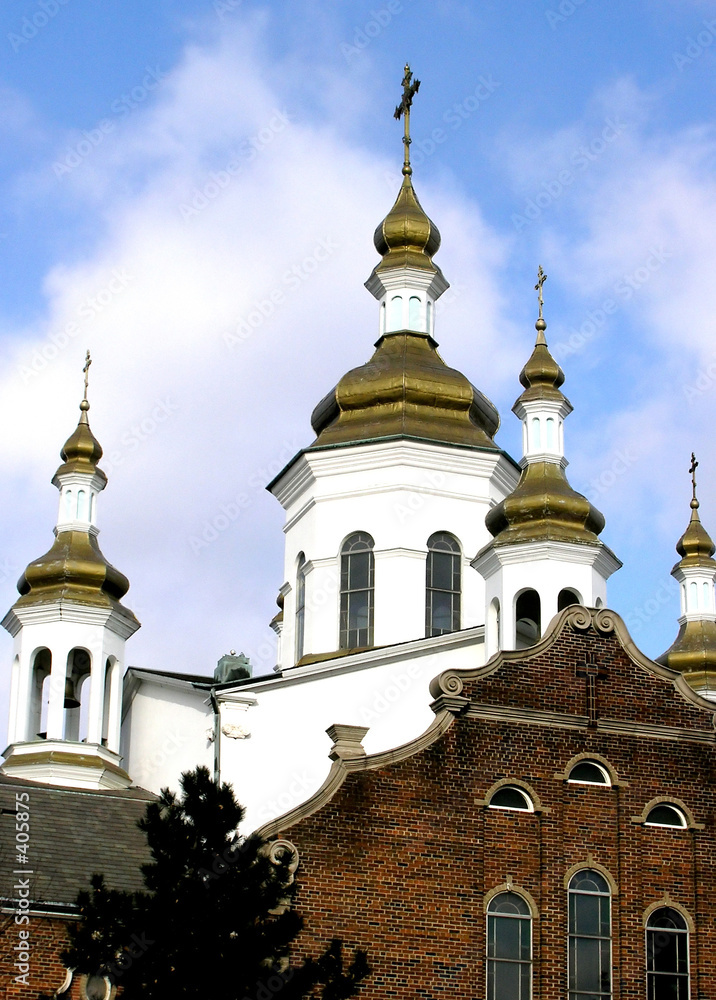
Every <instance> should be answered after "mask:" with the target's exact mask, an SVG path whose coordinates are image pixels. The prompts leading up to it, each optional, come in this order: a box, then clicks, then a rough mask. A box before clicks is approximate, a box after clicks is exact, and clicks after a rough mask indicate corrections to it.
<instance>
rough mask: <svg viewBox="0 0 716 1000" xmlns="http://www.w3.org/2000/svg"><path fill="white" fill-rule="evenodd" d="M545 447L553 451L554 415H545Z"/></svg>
mask: <svg viewBox="0 0 716 1000" xmlns="http://www.w3.org/2000/svg"><path fill="white" fill-rule="evenodd" d="M546 430H547V448H548V450H549V451H553V450H554V448H555V447H556V445H555V440H554V417H547V427H546Z"/></svg>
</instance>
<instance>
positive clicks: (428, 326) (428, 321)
mask: <svg viewBox="0 0 716 1000" xmlns="http://www.w3.org/2000/svg"><path fill="white" fill-rule="evenodd" d="M425 328H426V330H427V332H428V333H432V332H433V304H432V302H430V300H428V306H427V318H426V323H425Z"/></svg>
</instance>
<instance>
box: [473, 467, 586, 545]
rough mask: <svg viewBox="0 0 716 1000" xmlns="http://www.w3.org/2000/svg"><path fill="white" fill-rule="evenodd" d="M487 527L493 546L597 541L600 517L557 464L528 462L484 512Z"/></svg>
mask: <svg viewBox="0 0 716 1000" xmlns="http://www.w3.org/2000/svg"><path fill="white" fill-rule="evenodd" d="M485 524H486V525H487V529H488V531H489V532H490V534H492V535H493V536H494V541H493V542H492V543H491V544H493V545H508V544H513V543H516V542H536V541H558V542H581V543H584V542H588V543H590V544H594V543H595V542H597V541H598V539H597V535H598V534H599V533H600V532H601V531H602V529H603V528H604V516H603V515H602V514H601V513H600V512H599V511H598V510H597V509H596V507H594V506H593V505H592V504H591V503H590V502H589V501H588V500H587V498H586V497H584V496H582V494H581V493H577V492H576V490H573V489H572V487H571V486H570V485H569V483H568V482H567V477H566V476H565V474H564V470H563V469H562V467H561V465H557V464H556V463H555V462H541V461H540V462H532V463H530V464H529V465H527V466H525V468H524V469H523V470H522V475H521V476H520V481H519V483H518V484H517V486H516V487H515V489H514V491H513V492H512V493H510V495H509V496H507V497H505V499H504V500H503V501H502V502H501V503H499V504H497V505H496V506H495V507H493V508H492V509H491V510H490V511H488V513H487V516H486V518H485Z"/></svg>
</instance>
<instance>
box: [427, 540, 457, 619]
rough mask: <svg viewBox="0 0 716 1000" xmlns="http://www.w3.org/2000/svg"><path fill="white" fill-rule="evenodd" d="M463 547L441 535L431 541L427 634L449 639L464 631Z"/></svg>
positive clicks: (428, 561)
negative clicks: (461, 550) (449, 633)
mask: <svg viewBox="0 0 716 1000" xmlns="http://www.w3.org/2000/svg"><path fill="white" fill-rule="evenodd" d="M460 589H461V573H460V546H459V545H458V543H457V541H456V539H454V538H453V536H452V535H449V534H448V533H447V532H446V531H439V532H437V533H436V534H434V535H431V536H430V538H429V539H428V558H427V562H426V567H425V634H426V635H427V636H431V635H445V634H446V633H447V632H455V631H457V629H459V628H460Z"/></svg>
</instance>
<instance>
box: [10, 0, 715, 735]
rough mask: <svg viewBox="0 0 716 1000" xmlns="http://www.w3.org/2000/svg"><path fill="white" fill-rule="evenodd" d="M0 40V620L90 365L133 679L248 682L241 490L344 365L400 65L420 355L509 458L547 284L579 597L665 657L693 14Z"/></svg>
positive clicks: (707, 489) (393, 16) (259, 616)
mask: <svg viewBox="0 0 716 1000" xmlns="http://www.w3.org/2000/svg"><path fill="white" fill-rule="evenodd" d="M0 47H2V50H3V57H2V60H1V61H0V185H1V196H0V414H1V418H2V426H3V434H2V437H1V439H0V461H1V463H2V475H0V502H1V510H2V534H1V535H0V590H1V593H0V598H1V603H2V605H3V609H4V608H7V607H9V606H10V605H11V604H12V603H13V601H14V599H15V589H14V584H15V581H16V579H17V577H18V576H19V574H20V572H21V571H22V569H23V568H24V566H25V565H26V563H27V562H28V561H29V560H30V559H32V558H35V557H36V556H38V555H40V554H41V553H42V552H44V551H45V550H46V549H47V548H48V547H49V544H50V542H51V540H52V525H53V524H54V521H55V516H56V496H57V494H56V491H55V490H54V488H53V487H52V486H51V485H50V482H49V481H50V479H51V476H52V474H53V472H54V470H55V468H56V467H57V464H58V461H59V456H58V452H59V448H60V446H61V445H62V443H63V441H64V440H65V438H66V437H67V436H68V435H69V433H70V432H71V430H72V428H73V426H74V424H75V422H76V418H77V404H78V401H79V398H80V396H81V380H82V375H81V368H82V362H83V356H84V352H85V349H86V348H87V347H89V348H90V349H91V351H92V356H93V359H94V363H93V366H92V370H91V390H90V397H91V403H92V410H91V414H90V417H91V422H92V428H93V430H94V432H95V434H96V435H97V437H98V438H99V440H100V441H101V443H102V445H103V447H104V450H105V460H104V462H103V467H104V469H105V471H106V472H107V474H108V476H109V486H108V488H107V490H106V491H105V493H104V494H103V495H102V497H101V505H100V508H99V521H100V527H101V529H102V534H101V544H102V548H103V551H104V552H105V555H106V556H107V557H108V558H109V559H110V560H111V561H112V562H114V563H115V565H117V566H118V567H119V568H120V569H121V570H123V571H124V572H125V573H126V574H127V575H128V576H129V578H130V580H131V583H132V587H131V590H130V593H129V595H128V598H127V603H128V604H129V606H130V607H132V609H133V610H134V611H135V613H136V614H137V615H138V617H139V618H140V620H141V621H142V622H143V628H142V629H141V631H140V632H139V633H138V634H137V636H136V637H135V638H133V639H132V641H131V646H130V647H129V650H128V652H129V656H128V659H129V661H130V662H131V663H133V664H137V665H141V666H146V667H152V668H167V669H178V670H186V671H196V672H209V671H210V670H211V669H212V668H213V666H214V664H215V662H216V660H217V658H218V657H219V656H220V655H221V654H222V653H223V652H225V651H226V650H227V649H228V648H229V647H235V648H237V649H243V650H244V651H245V652H246V653H248V654H250V655H251V656H252V659H253V660H254V662H255V664H256V669H257V671H259V672H264V671H266V670H268V669H270V667H271V666H272V664H273V662H274V660H273V652H272V638H273V633H272V632H271V631H270V630H269V629H268V624H267V623H268V621H269V620H270V618H271V617H272V615H273V613H274V611H275V605H274V599H275V595H276V592H277V589H278V587H279V585H280V584H281V583H282V582H283V581H282V539H283V536H282V531H281V527H282V511H281V509H280V507H279V505H278V503H277V502H276V501H275V500H274V499H273V498H272V497H271V496H270V495H269V494H268V493H266V492H265V491H264V488H263V487H264V485H265V483H266V482H268V481H269V480H270V479H271V478H272V477H273V476H274V475H275V473H276V472H277V471H278V470H279V469H280V468H281V467H282V466H283V465H284V464H285V463H286V462H287V460H288V459H289V458H290V457H291V456H292V455H293V453H294V452H295V451H297V450H298V449H299V448H300V447H302V446H304V445H307V444H309V443H310V441H311V439H312V435H311V430H310V424H309V417H310V412H311V410H312V408H313V406H314V405H315V404H316V403H317V402H318V400H319V399H320V398H321V397H322V396H323V395H324V394H325V392H326V391H327V390H328V389H329V388H330V387H331V386H332V385H333V384H334V383H335V381H336V380H337V378H339V377H340V376H341V375H342V374H343V372H344V371H346V370H347V369H348V368H350V367H352V366H354V365H356V364H360V363H362V362H363V361H365V360H367V358H368V357H369V355H370V353H371V345H372V343H373V341H374V339H375V336H376V331H377V306H376V304H375V302H374V300H373V299H372V297H371V296H370V295H369V293H368V292H367V291H366V290H365V289H364V288H363V282H364V280H365V279H366V278H367V276H368V274H369V273H370V270H371V268H372V266H373V264H374V263H375V260H376V257H375V251H374V249H373V246H372V233H373V229H374V227H375V225H376V224H377V223H378V221H379V220H380V219H381V218H382V217H383V216H384V215H385V213H386V212H387V210H388V209H389V208H390V205H391V204H392V201H393V198H394V196H395V193H396V191H397V188H398V185H399V181H400V173H399V167H400V160H401V156H402V150H401V143H400V134H401V127H400V126H399V125H398V124H397V123H396V122H395V121H394V120H393V117H392V111H393V108H394V106H395V104H396V103H397V101H398V98H399V96H400V80H401V76H402V67H403V64H404V63H405V61H406V60H409V61H410V63H411V65H412V67H413V69H414V71H415V73H416V75H417V76H418V77H419V78H420V79H421V81H422V87H421V90H420V94H419V96H418V98H417V99H416V103H415V105H414V114H413V119H412V124H413V136H414V144H413V160H414V165H415V174H414V180H415V185H416V188H417V190H418V193H419V196H420V198H421V201H422V203H423V206H424V207H425V208H426V210H427V211H428V212H429V213H430V215H431V216H432V218H433V219H434V220H435V221H436V222H437V223H438V225H439V227H440V230H441V232H442V236H443V245H442V249H441V251H440V256H439V263H440V264H441V266H442V268H443V270H444V272H445V275H446V277H447V278H448V280H449V281H450V282H451V284H452V286H453V287H452V290H451V292H450V293H449V294H448V295H446V296H445V303H444V305H443V308H442V310H441V312H440V316H439V320H438V322H439V326H438V328H437V330H436V335H437V339H438V340H439V341H440V345H441V352H442V354H443V357H444V358H445V359H446V361H447V362H448V363H449V364H450V365H452V366H454V367H457V368H459V369H461V370H462V371H464V372H465V373H466V374H468V375H469V376H470V377H471V379H472V380H473V382H474V383H475V384H476V385H477V386H479V388H480V389H482V391H483V392H485V393H486V394H487V395H488V396H489V397H490V398H491V399H492V400H493V401H494V402H495V403H496V405H497V406H498V407H499V409H500V412H501V413H502V417H503V426H502V429H501V431H500V433H499V437H498V440H499V441H500V443H501V444H502V446H503V447H505V448H506V449H507V450H508V451H510V452H511V453H512V454H513V455H516V456H517V457H519V449H520V443H519V424H518V421H517V420H516V418H515V417H514V416H513V415H512V414H511V413H510V407H511V405H512V403H513V401H514V399H515V397H516V395H517V394H518V391H519V388H520V387H519V385H518V382H517V375H518V372H519V369H520V367H521V366H522V364H523V363H524V361H525V360H526V358H527V356H528V355H529V352H530V348H531V343H532V340H533V337H534V327H533V324H534V319H535V301H534V300H535V295H534V292H533V285H534V281H535V272H536V268H537V265H538V264H539V263H541V264H542V265H543V266H544V268H545V270H546V272H547V273H548V276H549V280H548V282H547V285H546V286H545V300H546V305H545V315H546V318H547V321H548V324H549V326H548V331H547V336H548V340H549V343H550V346H551V348H552V350H553V353H554V354H555V356H556V357H557V358H558V360H559V361H560V363H561V364H562V366H563V368H564V369H565V373H566V376H567V381H566V384H565V387H564V388H565V391H566V392H567V394H568V396H569V397H570V399H571V401H572V403H573V404H574V407H575V410H574V413H573V414H572V416H571V417H570V418H569V420H568V423H567V427H566V440H567V445H566V447H567V455H568V458H569V460H570V468H569V476H570V479H571V482H572V484H573V485H574V486H575V487H576V488H577V489H580V490H581V491H583V492H585V493H586V494H587V495H588V496H589V497H590V499H592V500H593V502H595V503H596V505H597V506H598V507H599V508H600V509H601V510H602V511H603V512H604V514H605V515H606V518H607V527H606V529H605V532H604V533H603V535H602V537H603V538H604V540H605V541H606V542H607V544H609V545H610V546H611V547H612V548H613V549H614V551H615V552H616V553H617V555H618V556H619V557H620V558H621V559H622V560H623V561H624V564H625V565H624V568H623V569H622V570H621V571H620V572H619V573H618V574H617V575H616V576H615V577H613V578H612V581H611V583H610V601H609V603H610V605H611V606H612V607H614V608H615V609H616V610H617V611H619V612H620V613H621V614H622V615H623V616H624V617H625V619H626V620H627V623H628V624H629V625H630V627H631V629H632V634H633V635H634V638H635V639H636V641H637V643H638V644H639V645H640V646H641V647H642V648H643V649H644V650H645V651H646V652H647V653H649V654H651V655H657V654H658V653H660V652H661V651H662V650H663V649H664V648H665V647H666V646H667V645H669V644H670V642H671V641H672V639H673V637H674V635H675V632H676V618H677V616H678V600H677V591H676V585H675V584H674V583H673V581H672V580H671V578H670V576H669V570H670V569H671V566H672V565H673V562H674V560H675V553H674V544H675V542H676V540H677V538H678V537H679V535H680V534H681V532H682V531H683V529H684V527H685V524H686V521H687V518H688V513H689V510H688V501H689V496H690V483H689V477H688V472H687V470H688V464H689V456H690V453H691V451H692V450H694V451H695V452H696V453H697V457H698V458H699V460H700V462H701V465H700V467H699V477H700V495H701V500H702V507H701V512H702V515H703V520H704V522H705V524H706V526H707V528H710V529H711V531H712V532H716V447H715V445H714V430H713V429H714V427H715V426H716V338H715V337H714V322H715V321H714V316H715V315H716V302H714V299H715V298H716V282H715V280H714V275H716V180H715V179H714V178H715V176H716V171H715V170H714V167H715V161H716V131H715V129H714V124H713V116H714V108H715V107H716V100H715V98H716V87H715V86H714V79H715V76H714V70H715V67H716V60H715V55H716V3H714V2H702V3H700V2H697V0H688V2H676V0H633V2H631V3H628V4H624V3H620V2H618V0H601V2H598V0H581V2H579V0H519V2H513V3H509V4H506V3H501V2H499V0H481V2H474V0H471V2H458V0H374V2H372V3H369V2H358V0H343V2H337V0H293V2H291V3H288V2H285V3H279V2H263V3H261V2H258V0H217V2H212V0H156V2H153V3H150V4H147V3H146V2H144V0H103V2H102V3H101V4H98V3H93V2H91V0H14V2H13V3H12V4H4V5H3V7H2V10H1V11H0ZM227 513H228V516H227ZM217 524H218V525H219V526H220V530H217V528H216V527H215V525H217ZM3 643H4V645H2V646H0V654H2V656H3V659H4V661H5V662H6V664H7V665H8V668H9V664H10V659H11V654H10V648H11V647H10V641H9V638H5V639H4V640H3ZM7 673H8V672H7V671H6V672H5V673H4V676H3V680H2V684H1V685H0V696H1V697H2V698H3V700H4V697H5V693H6V687H7V680H6V679H7ZM4 714H5V713H4V709H2V712H1V716H2V718H3V722H4Z"/></svg>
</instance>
